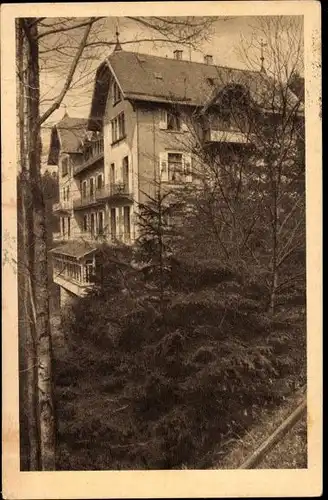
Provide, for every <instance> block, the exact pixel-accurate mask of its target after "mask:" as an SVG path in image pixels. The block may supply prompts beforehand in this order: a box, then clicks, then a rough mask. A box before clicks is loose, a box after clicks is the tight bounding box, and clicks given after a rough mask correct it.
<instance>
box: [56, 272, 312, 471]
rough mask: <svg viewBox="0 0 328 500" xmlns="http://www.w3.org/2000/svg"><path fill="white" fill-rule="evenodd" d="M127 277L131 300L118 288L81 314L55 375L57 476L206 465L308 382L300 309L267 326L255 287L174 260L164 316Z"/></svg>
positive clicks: (85, 303) (89, 301)
mask: <svg viewBox="0 0 328 500" xmlns="http://www.w3.org/2000/svg"><path fill="white" fill-rule="evenodd" d="M215 265H216V268H215ZM174 266H175V267H174ZM207 266H208V267H207ZM209 269H210V271H209ZM114 271H115V273H116V272H117V269H116V270H114ZM189 271H190V272H189ZM129 276H130V282H132V287H134V288H133V290H134V292H133V293H134V295H133V296H132V297H131V296H130V295H128V296H127V294H126V293H125V291H124V287H123V286H122V287H121V290H119V291H117V290H115V293H112V292H111V291H110V290H109V291H108V293H104V294H100V295H98V296H96V297H95V296H92V297H87V298H86V299H84V300H82V301H81V302H79V303H78V304H77V305H76V307H75V310H74V319H73V321H72V322H71V324H70V332H69V335H70V338H71V342H70V352H69V354H67V355H66V356H67V357H66V358H63V357H61V359H59V360H57V362H56V369H55V372H56V385H57V391H58V392H57V394H58V396H57V398H58V400H59V401H60V404H59V405H58V406H59V408H60V409H59V415H58V417H59V421H60V423H61V424H60V429H61V430H60V436H59V443H60V446H59V450H60V451H59V457H58V465H59V468H61V469H65V468H71V469H97V468H98V469H116V468H119V469H130V468H133V469H143V468H149V469H154V468H155V469H156V468H181V467H192V468H198V467H201V466H202V463H203V457H204V456H205V455H207V456H209V455H210V452H211V449H212V448H213V446H214V444H215V445H218V444H220V443H221V444H222V445H223V444H224V443H225V442H226V441H227V440H228V439H229V436H231V434H232V433H238V434H242V433H243V432H246V431H247V429H249V428H250V426H251V425H252V423H253V422H254V421H255V420H256V418H257V417H256V416H257V412H258V411H259V410H260V409H261V408H262V407H263V406H264V405H268V406H270V405H277V404H279V402H280V401H281V400H282V398H283V397H284V396H285V395H287V394H288V393H290V392H291V391H292V390H293V389H294V387H295V385H297V384H298V383H299V382H300V380H302V377H303V379H304V377H305V370H306V368H305V365H306V363H305V334H304V330H305V327H304V323H302V321H300V313H299V310H295V311H296V312H295V314H294V315H293V314H291V312H290V311H289V313H288V314H287V313H286V312H281V313H280V315H278V316H277V317H275V318H270V317H269V316H268V314H267V313H266V312H265V310H264V309H263V304H262V302H261V297H257V294H256V293H254V285H253V284H252V283H250V284H248V283H247V282H245V280H244V281H243V280H242V279H240V277H239V276H237V275H236V274H233V273H232V272H231V271H227V270H226V269H220V267H219V266H218V265H217V264H212V267H210V266H209V265H208V264H206V265H204V267H202V265H201V264H199V263H195V262H194V263H192V264H191V266H190V267H188V265H187V264H182V263H181V262H175V263H174V265H172V270H171V272H170V273H169V275H168V278H169V280H170V286H171V294H170V296H169V299H168V300H167V303H166V305H165V311H164V313H163V311H162V310H160V309H159V306H158V305H156V303H155V304H154V303H153V302H152V301H151V300H150V298H151V293H149V292H146V291H145V281H144V280H143V279H141V278H139V277H136V276H135V274H134V272H130V274H129ZM108 277H110V273H108ZM132 277H133V279H132ZM146 284H148V285H149V282H147V283H146ZM136 290H137V293H136ZM147 293H148V296H147ZM64 442H65V446H66V448H65V447H64V446H63V445H62V443H64ZM104 449H105V450H107V452H105V451H104V452H102V451H101V450H104ZM68 450H69V454H70V456H69V457H68Z"/></svg>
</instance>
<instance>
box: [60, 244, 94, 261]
mask: <svg viewBox="0 0 328 500" xmlns="http://www.w3.org/2000/svg"><path fill="white" fill-rule="evenodd" d="M97 248H98V245H97V244H96V243H89V242H88V241H84V240H80V241H78V240H72V241H68V242H67V243H65V244H64V245H60V246H58V247H56V248H52V249H51V250H50V252H51V253H53V254H58V255H65V256H68V257H75V258H76V259H81V258H82V257H84V256H85V255H88V254H90V253H92V252H95V251H96V250H97Z"/></svg>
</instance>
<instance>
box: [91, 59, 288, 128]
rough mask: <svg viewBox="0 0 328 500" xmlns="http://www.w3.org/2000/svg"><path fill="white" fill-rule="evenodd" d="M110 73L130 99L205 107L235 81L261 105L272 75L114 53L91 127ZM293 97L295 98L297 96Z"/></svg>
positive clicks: (98, 88)
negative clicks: (219, 91)
mask: <svg viewBox="0 0 328 500" xmlns="http://www.w3.org/2000/svg"><path fill="white" fill-rule="evenodd" d="M111 75H113V77H114V78H115V79H116V81H117V83H118V84H119V86H120V88H121V90H122V93H123V96H124V97H125V98H127V99H131V100H141V101H151V102H167V103H170V102H174V103H180V104H186V105H192V106H203V105H204V104H205V103H206V102H207V101H208V100H209V99H211V98H212V97H213V89H215V91H216V92H217V91H218V89H219V88H220V87H222V88H223V87H224V86H225V85H227V84H231V83H236V84H242V85H244V86H246V87H247V88H248V89H249V90H250V93H251V96H252V98H253V99H254V100H255V101H256V102H258V103H259V104H261V103H263V100H264V99H265V92H266V91H267V88H268V80H269V78H268V77H267V76H266V75H265V73H263V72H260V71H250V70H243V69H234V68H228V67H223V66H215V65H212V64H205V63H197V62H190V61H186V60H176V59H168V58H165V57H158V56H153V55H148V54H138V53H135V52H126V51H123V50H121V51H118V52H113V53H112V54H111V55H110V56H109V57H108V58H107V59H105V61H104V62H103V63H102V64H101V65H100V66H99V68H98V70H97V73H96V79H95V86H94V92H93V99H92V104H91V112H90V117H89V124H88V127H89V128H90V129H91V130H93V129H96V128H97V121H98V123H99V120H101V118H102V117H103V115H104V113H105V106H106V100H107V95H108V91H109V81H110V78H111ZM294 98H296V97H295V96H294Z"/></svg>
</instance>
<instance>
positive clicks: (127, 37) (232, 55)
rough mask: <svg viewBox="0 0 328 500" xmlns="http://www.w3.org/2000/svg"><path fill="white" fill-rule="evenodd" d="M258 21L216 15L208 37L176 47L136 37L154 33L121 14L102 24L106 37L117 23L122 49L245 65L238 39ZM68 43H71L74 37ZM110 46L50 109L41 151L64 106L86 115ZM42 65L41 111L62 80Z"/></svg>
mask: <svg viewBox="0 0 328 500" xmlns="http://www.w3.org/2000/svg"><path fill="white" fill-rule="evenodd" d="M258 22H259V21H258V18H256V17H254V16H240V17H233V18H224V19H223V18H222V19H220V18H219V19H218V20H217V21H216V22H215V24H214V25H213V28H212V30H211V32H210V33H209V35H208V40H207V41H203V42H201V43H200V44H199V47H198V49H197V50H189V49H188V48H185V47H178V46H177V45H174V46H173V45H172V44H170V45H168V44H165V43H157V42H144V41H138V40H140V39H144V38H146V37H148V35H149V37H151V36H154V33H151V32H150V31H148V32H147V29H146V28H144V27H141V26H140V25H137V24H136V23H135V22H133V21H131V20H130V19H127V18H123V17H121V18H119V17H111V18H107V19H106V20H104V21H103V28H104V33H105V38H106V39H107V40H114V39H115V31H116V29H117V27H118V30H119V33H120V40H121V41H122V42H127V41H133V43H128V44H123V50H127V51H134V52H140V53H148V54H153V55H158V56H162V57H169V58H171V57H173V50H174V49H176V48H182V49H183V58H184V59H187V60H192V61H196V62H203V60H204V55H205V54H211V55H213V59H214V64H216V65H222V66H228V67H234V68H245V67H246V63H245V60H244V59H243V58H242V57H241V54H240V46H241V40H242V39H244V43H249V42H250V41H251V40H253V39H258V32H257V27H258ZM55 42H56V40H55V39H54V40H53V43H55ZM67 43H68V44H69V43H71V41H70V39H67ZM72 43H74V41H73V42H72ZM48 44H49V42H48ZM50 45H51V40H50ZM112 50H113V49H112V48H111V47H108V48H106V47H104V48H101V49H98V50H97V53H96V54H95V58H94V60H93V61H91V62H89V63H88V66H87V68H85V70H84V74H85V75H87V76H85V78H84V80H82V82H81V83H83V86H77V88H76V89H75V90H73V91H70V92H68V94H67V96H66V97H65V99H64V101H63V105H62V106H61V107H60V109H59V110H57V111H56V112H55V113H53V114H52V116H51V117H50V119H49V120H48V122H47V124H46V127H45V129H44V130H43V133H42V138H43V155H45V154H47V149H48V146H49V131H50V126H51V125H52V124H53V123H56V122H57V121H59V120H60V119H61V118H62V117H63V115H64V113H65V109H66V110H67V112H68V114H69V115H70V116H74V117H88V114H89V109H90V102H91V96H92V88H93V78H94V72H95V70H96V68H97V66H98V65H99V64H100V62H101V61H102V60H103V59H105V57H106V56H107V55H109V54H110V53H111V52H112ZM264 51H265V49H264ZM254 55H255V61H256V62H255V64H258V68H256V67H254V68H253V69H260V59H259V57H260V54H259V52H258V51H256V53H255V52H254ZM264 56H265V52H264ZM45 65H46V67H47V70H45V71H41V78H40V84H41V95H42V96H45V97H46V98H47V99H49V101H46V102H45V103H44V105H43V106H41V111H44V109H46V108H47V107H48V106H49V105H50V104H51V98H52V97H53V96H55V95H56V94H58V93H59V92H60V90H61V87H62V85H63V81H64V78H63V73H62V72H60V71H59V70H57V68H56V64H54V65H53V66H52V67H51V68H50V70H49V69H48V66H47V64H45Z"/></svg>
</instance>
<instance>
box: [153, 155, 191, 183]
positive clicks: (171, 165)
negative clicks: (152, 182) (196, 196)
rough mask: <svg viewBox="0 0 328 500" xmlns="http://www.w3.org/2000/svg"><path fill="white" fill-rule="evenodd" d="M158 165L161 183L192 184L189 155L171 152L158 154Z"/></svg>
mask: <svg viewBox="0 0 328 500" xmlns="http://www.w3.org/2000/svg"><path fill="white" fill-rule="evenodd" d="M159 164H160V176H161V180H162V181H163V182H192V167H191V155H190V154H187V153H180V152H173V151H172V152H169V153H166V152H165V153H160V155H159Z"/></svg>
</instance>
